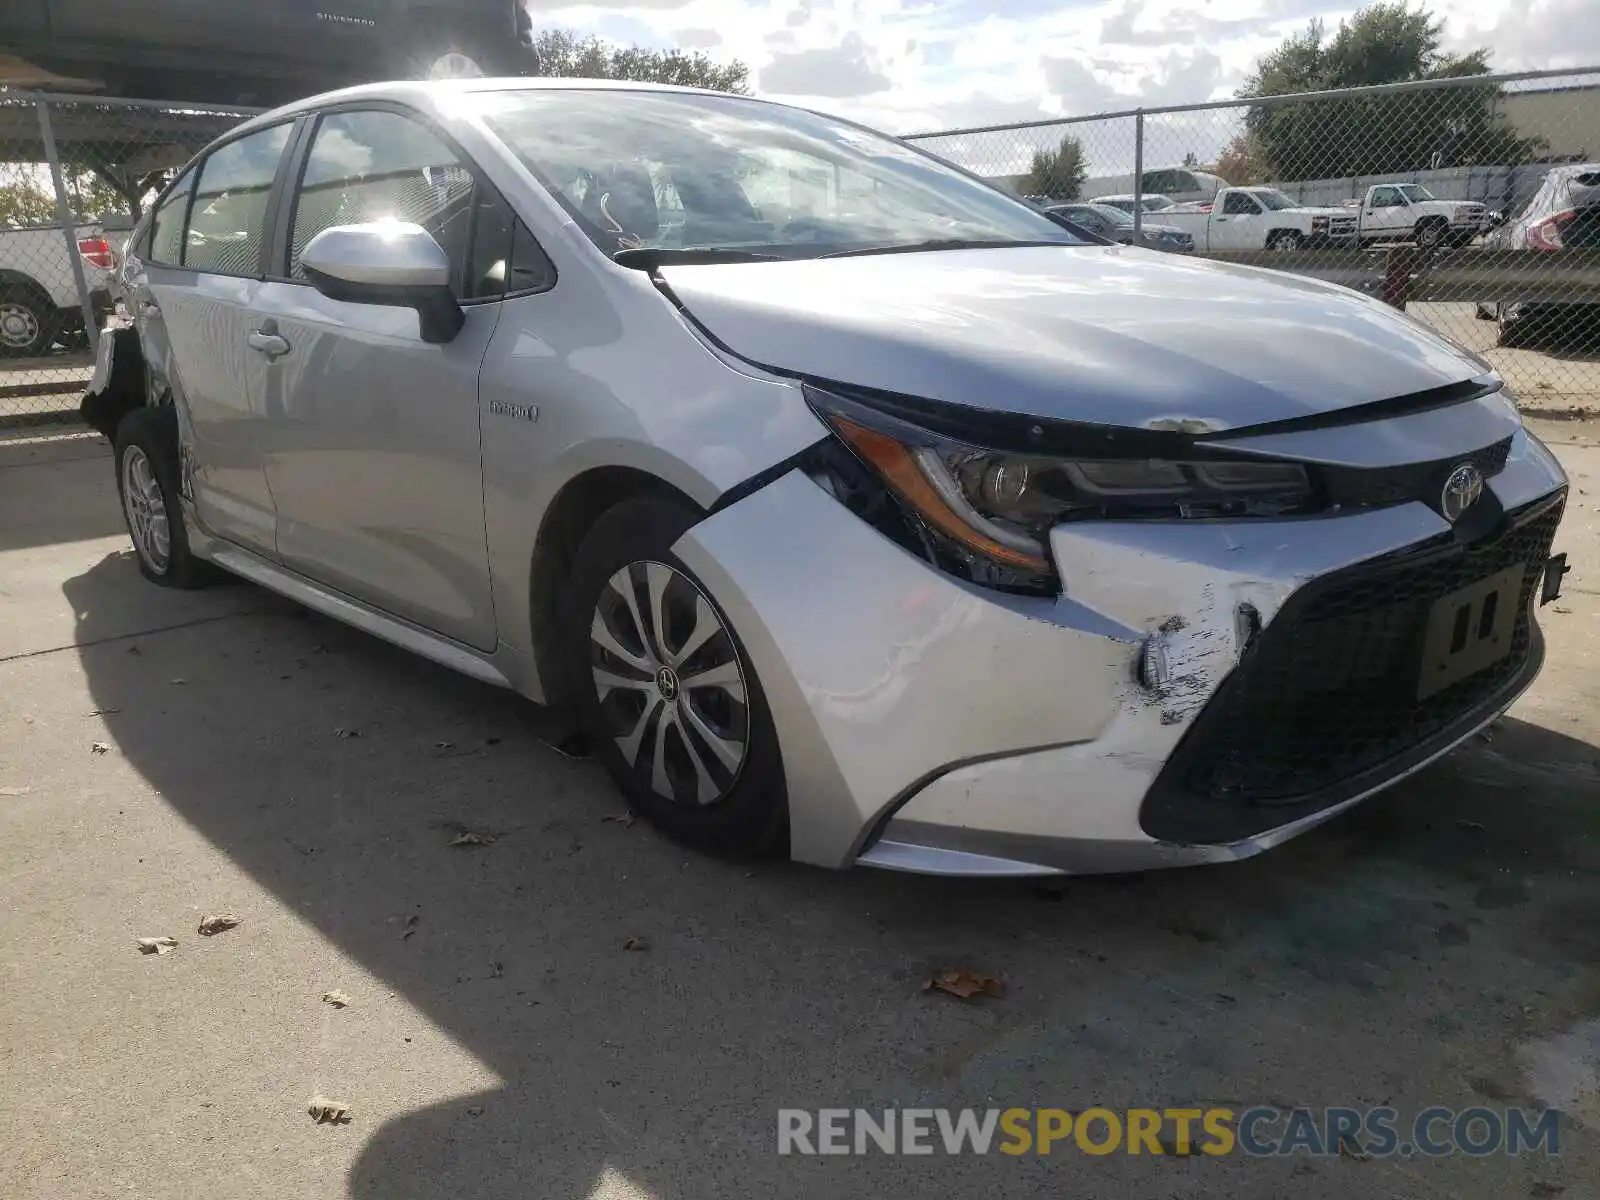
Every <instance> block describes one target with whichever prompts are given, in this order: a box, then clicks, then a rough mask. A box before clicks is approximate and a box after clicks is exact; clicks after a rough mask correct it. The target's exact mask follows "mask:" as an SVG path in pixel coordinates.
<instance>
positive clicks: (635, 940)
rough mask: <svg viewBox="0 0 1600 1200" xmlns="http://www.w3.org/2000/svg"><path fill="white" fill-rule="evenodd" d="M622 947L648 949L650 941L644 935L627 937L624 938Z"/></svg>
mask: <svg viewBox="0 0 1600 1200" xmlns="http://www.w3.org/2000/svg"><path fill="white" fill-rule="evenodd" d="M622 948H623V949H624V950H648V949H650V943H649V942H647V941H645V940H644V939H643V938H642V937H625V938H623V939H622Z"/></svg>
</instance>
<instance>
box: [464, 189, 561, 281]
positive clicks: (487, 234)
mask: <svg viewBox="0 0 1600 1200" xmlns="http://www.w3.org/2000/svg"><path fill="white" fill-rule="evenodd" d="M475 207H476V209H477V217H476V219H475V220H474V223H473V229H472V253H471V255H470V256H469V257H468V261H467V275H466V279H465V281H464V282H463V285H462V294H461V298H462V299H463V300H493V299H497V298H499V297H500V296H503V295H506V294H507V293H511V294H516V293H518V292H536V291H543V290H545V289H546V288H549V287H551V286H553V285H554V283H555V281H556V272H555V267H554V266H553V265H552V264H551V262H550V260H549V259H548V258H546V257H545V254H544V251H543V250H541V249H540V248H539V243H538V242H536V241H534V238H533V234H532V233H530V232H529V231H528V227H527V226H526V225H524V224H523V223H522V222H521V221H520V220H519V219H518V218H517V214H516V213H514V212H513V211H512V210H511V205H510V204H508V203H506V200H505V198H504V197H502V196H501V195H500V193H499V192H497V191H495V189H494V188H492V187H490V186H488V185H487V184H481V183H480V184H479V185H478V199H477V201H476V204H475Z"/></svg>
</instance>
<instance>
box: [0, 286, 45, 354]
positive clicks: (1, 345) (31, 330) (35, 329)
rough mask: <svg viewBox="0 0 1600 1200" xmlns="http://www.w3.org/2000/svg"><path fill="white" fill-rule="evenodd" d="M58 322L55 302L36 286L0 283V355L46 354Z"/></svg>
mask: <svg viewBox="0 0 1600 1200" xmlns="http://www.w3.org/2000/svg"><path fill="white" fill-rule="evenodd" d="M58 325H59V318H58V317H57V315H56V306H55V304H54V303H53V302H52V301H51V299H50V297H49V296H46V295H45V294H44V293H43V292H41V291H40V290H39V289H38V288H36V287H30V286H28V285H27V284H25V283H6V284H0V358H36V357H38V356H39V355H41V354H47V353H48V352H49V350H50V346H51V343H53V342H54V341H55V340H56V330H57V328H58Z"/></svg>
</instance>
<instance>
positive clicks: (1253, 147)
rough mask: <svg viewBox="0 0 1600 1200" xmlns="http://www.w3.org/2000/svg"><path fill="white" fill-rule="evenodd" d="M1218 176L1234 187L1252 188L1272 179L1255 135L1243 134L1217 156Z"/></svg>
mask: <svg viewBox="0 0 1600 1200" xmlns="http://www.w3.org/2000/svg"><path fill="white" fill-rule="evenodd" d="M1217 174H1218V175H1221V176H1222V177H1223V178H1224V179H1226V180H1227V181H1228V183H1229V184H1231V185H1232V186H1233V187H1250V186H1251V185H1253V184H1257V183H1266V182H1267V181H1268V180H1269V179H1271V178H1272V172H1271V170H1270V169H1269V168H1268V166H1267V164H1266V162H1265V160H1264V156H1263V155H1262V153H1261V145H1260V143H1259V142H1258V141H1257V140H1256V138H1255V135H1253V134H1249V133H1241V134H1239V135H1238V136H1236V137H1235V138H1234V139H1233V140H1232V141H1231V142H1229V143H1228V144H1227V146H1226V147H1225V148H1224V149H1223V151H1222V153H1221V154H1219V155H1218V156H1217Z"/></svg>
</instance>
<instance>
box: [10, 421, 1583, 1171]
mask: <svg viewBox="0 0 1600 1200" xmlns="http://www.w3.org/2000/svg"><path fill="white" fill-rule="evenodd" d="M1588 429H1592V426H1589V425H1585V424H1583V423H1579V422H1572V423H1568V424H1565V425H1553V426H1551V427H1549V429H1548V430H1547V431H1546V432H1547V433H1548V434H1549V436H1551V437H1552V438H1553V439H1555V440H1556V441H1558V442H1559V443H1560V444H1559V445H1558V446H1557V449H1558V452H1559V453H1560V454H1561V456H1562V457H1563V459H1564V461H1565V462H1566V464H1567V466H1568V469H1569V470H1570V471H1571V473H1572V474H1573V476H1574V488H1573V493H1572V501H1571V505H1570V507H1569V510H1568V516H1567V518H1566V522H1565V525H1564V527H1563V532H1562V535H1561V546H1562V547H1564V548H1565V549H1567V550H1568V551H1570V552H1571V553H1572V554H1573V555H1574V556H1575V558H1576V561H1577V571H1576V572H1575V573H1574V574H1573V575H1572V576H1570V577H1569V580H1568V588H1567V596H1566V597H1565V599H1564V600H1563V601H1562V602H1561V603H1560V604H1559V605H1556V606H1552V607H1550V608H1547V609H1545V610H1544V622H1545V627H1546V629H1547V631H1548V635H1549V644H1550V663H1549V666H1548V668H1547V670H1546V672H1545V674H1544V675H1543V677H1542V678H1541V680H1540V681H1539V683H1538V684H1537V686H1536V687H1535V688H1534V689H1533V691H1532V692H1531V693H1530V694H1529V695H1528V696H1527V697H1526V698H1525V699H1524V700H1523V701H1522V702H1521V703H1520V704H1519V705H1518V706H1517V707H1516V709H1515V710H1514V712H1513V713H1512V715H1511V716H1510V717H1509V718H1507V719H1506V720H1504V721H1503V722H1501V723H1500V724H1499V725H1498V726H1497V727H1495V728H1494V729H1493V731H1492V733H1491V735H1490V736H1487V737H1484V738H1482V739H1479V740H1476V741H1474V742H1473V743H1472V744H1471V745H1469V746H1468V747H1466V748H1464V749H1462V750H1460V751H1458V752H1457V753H1456V754H1454V755H1453V756H1451V757H1450V758H1448V759H1447V760H1445V761H1444V762H1443V763H1441V764H1439V765H1437V766H1435V767H1434V768H1432V769H1430V770H1428V771H1427V772H1425V773H1424V774H1422V775H1421V776H1420V777H1418V778H1416V779H1415V780H1413V781H1411V782H1409V783H1408V784H1406V785H1404V786H1402V787H1400V788H1399V789H1397V790H1395V791H1394V792H1392V793H1390V794H1388V795H1385V796H1383V797H1379V798H1377V799H1375V800H1373V801H1370V802H1369V803H1367V804H1366V805H1364V806H1361V807H1360V808H1358V809H1357V810H1356V811H1354V812H1353V813H1351V814H1349V815H1347V816H1346V817H1344V818H1342V819H1340V820H1338V821H1336V822H1334V823H1332V824H1331V825H1329V826H1326V827H1324V828H1322V829H1320V830H1317V831H1315V832H1313V833H1312V834H1310V835H1308V836H1306V837H1304V838H1302V839H1300V840H1298V841H1296V842H1293V843H1291V844H1290V845H1288V846H1286V847H1283V848H1281V849H1279V850H1277V851H1275V852H1273V853H1271V854H1268V855H1266V856H1264V857H1261V858H1257V859H1255V860H1252V861H1249V862H1245V863H1241V864H1238V865H1235V866H1230V867H1226V868H1208V869H1201V870H1193V871H1185V872H1174V873H1166V874H1154V875H1149V876H1145V877H1130V878H1108V879H1083V880H1073V881H1070V882H1068V883H1066V884H1064V885H1058V886H1051V887H1044V888H1041V887H1036V886H1033V885H1029V884H1020V883H1005V884H981V885H980V884H971V883H963V882H956V881H941V880H932V879H919V878H911V877H905V876H895V875H888V874H880V873H872V872H867V871H858V872H852V873H848V874H837V875H836V874H829V873H824V872H822V871H817V870H812V869H807V868H801V867H795V866H789V865H782V864H778V865H769V866H761V867H756V868H750V867H743V866H732V865H727V864H723V863H719V862H715V861H711V860H709V859H706V858H702V857H699V856H697V855H694V854H690V853H686V852H684V851H683V850H681V849H678V848H676V847H675V846H673V845H671V844H670V843H668V842H666V841H664V840H663V839H662V838H660V837H658V836H657V835H655V834H654V833H653V832H652V831H651V830H650V829H649V828H648V827H646V826H645V825H643V824H637V825H633V826H632V827H628V826H626V825H624V824H620V823H615V822H610V821H607V820H606V818H607V816H609V815H611V814H615V813H617V812H618V811H619V810H620V808H621V805H620V804H619V802H618V800H617V798H616V796H615V795H614V793H613V792H612V791H611V789H610V788H609V787H608V785H607V783H606V781H605V779H604V778H603V777H602V775H601V773H600V771H599V769H598V768H597V767H595V766H594V765H592V764H589V763H583V762H574V761H570V760H567V759H565V758H563V757H561V756H560V755H558V754H556V753H555V752H553V751H552V750H551V749H549V748H548V747H547V746H546V745H545V744H543V743H542V742H541V741H540V740H539V735H540V734H541V733H542V732H547V731H548V729H549V728H550V727H551V723H550V721H549V719H548V718H547V717H546V716H544V715H543V714H541V713H539V712H538V711H536V710H534V709H533V708H532V707H531V706H529V705H527V704H525V703H523V702H521V701H518V700H516V699H515V698H513V697H510V696H508V695H504V694H501V693H497V692H495V691H492V690H490V689H488V688H485V687H481V686H478V685H476V684H474V683H471V682H469V681H467V680H464V679H461V678H458V677H456V676H454V675H452V674H450V673H448V672H446V671H444V670H442V669H440V668H437V667H434V666H431V665H429V664H428V663H425V662H422V661H420V660H418V659H415V658H411V657H408V656H407V655H405V654H403V653H401V652H399V651H397V650H394V649H391V648H390V647H388V646H386V645H384V644H382V643H380V642H377V641H374V640H372V639H370V638H367V637H365V636H362V635H360V634H357V633H355V632H353V631H348V630H346V629H344V628H342V627H340V626H337V625H335V624H332V623H330V622H328V621H326V620H323V619H321V618H319V617H315V616H311V615H308V614H307V613H305V612H303V611H301V610H298V609H296V608H295V607H293V606H292V605H289V604H287V603H284V602H281V601H279V600H276V599H274V598H272V597H270V596H268V595H267V594H265V593H263V592H260V591H258V590H256V589H254V588H251V587H248V586H244V585H236V586H228V587H222V588H218V589H215V590H211V591H207V592H202V593H191V594H175V593H170V592H164V591H162V590H160V589H157V588H154V587H152V586H150V585H148V584H146V583H144V582H143V581H142V580H141V579H140V577H139V575H138V572H137V570H136V569H135V566H134V563H133V560H132V558H131V556H130V553H129V550H128V542H127V538H126V536H125V535H124V533H123V531H122V527H121V521H120V519H119V516H118V512H117V506H116V503H115V499H114V495H113V489H112V480H111V467H110V463H109V461H108V458H107V457H106V454H105V452H104V449H103V447H102V445H101V444H100V443H99V442H98V441H96V440H95V439H93V438H89V437H80V438H75V439H74V438H59V437H58V438H55V439H52V440H31V439H28V438H15V437H14V438H12V439H11V440H9V441H6V442H0V897H3V900H4V903H3V905H0V1146H3V1147H4V1153H3V1154H0V1196H4V1197H6V1198H7V1200H62V1198H65V1197H72V1198H73V1200H80V1198H81V1200H91V1198H98V1197H110V1196H118V1197H122V1196H139V1197H204V1198H206V1200H234V1198H244V1197H272V1198H274V1200H278V1198H281V1197H286V1196H296V1197H346V1196H349V1197H358V1198H360V1200H401V1198H407V1197H446V1196H448V1197H460V1196H469V1197H473V1198H475V1200H478V1198H483V1200H489V1198H498V1197H507V1198H510V1197H516V1198H518V1200H526V1198H529V1197H539V1198H544V1197H550V1198H559V1200H567V1198H573V1200H578V1198H584V1197H605V1198H621V1197H662V1198H674V1200H676V1198H683V1200H707V1198H711V1197H718V1196H734V1197H750V1196H774V1197H778V1196H783V1197H788V1196H796V1197H799V1196H806V1197H827V1198H829V1200H835V1198H841V1200H843V1198H849V1197H857V1196H860V1197H868V1196H871V1197H880V1196H923V1195H928V1196H956V1195H963V1196H966V1195H979V1194H993V1195H1002V1196H1006V1197H1033V1196H1038V1197H1052V1198H1057V1200H1059V1198H1060V1197H1064V1196H1094V1197H1101V1196H1127V1197H1139V1198H1141V1200H1144V1198H1149V1197H1185V1198H1192V1197H1242V1198H1247V1200H1255V1198H1260V1200H1267V1198H1275V1197H1280V1196H1288V1195H1293V1196H1296V1197H1308V1198H1313V1200H1317V1198H1328V1200H1333V1198H1339V1200H1343V1198H1344V1197H1349V1196H1364V1197H1365V1196H1371V1197H1379V1196H1385V1197H1387V1196H1396V1197H1398V1196H1404V1197H1451V1198H1458V1197H1464V1198H1476V1197H1486V1198H1487V1197H1495V1198H1497V1200H1498V1198H1504V1197H1522V1196H1535V1197H1546V1198H1549V1197H1556V1196H1564V1197H1566V1198H1567V1200H1588V1198H1592V1197H1594V1196H1596V1195H1597V1194H1600V1083H1597V1078H1596V1072H1597V1061H1600V890H1597V878H1600V876H1597V873H1596V872H1597V868H1600V750H1597V749H1596V747H1597V746H1600V445H1596V443H1595V439H1594V438H1593V437H1592V436H1590V434H1589V433H1588V432H1586V430H1588ZM341 731H343V734H341ZM464 830H466V831H473V832H478V833H484V834H489V835H494V836H495V838H496V840H495V841H493V843H492V844H490V845H487V846H482V847H466V848H458V847H452V846H451V845H450V842H451V840H452V839H453V838H455V837H456V836H457V835H459V834H460V833H461V832H462V831H464ZM214 913H230V914H234V915H237V916H238V917H240V918H241V919H242V924H241V925H240V926H239V927H238V928H236V929H233V930H231V931H229V932H226V933H222V934H220V935H218V936H215V937H211V938H206V937H200V936H197V934H196V927H197V925H198V924H199V922H200V921H201V919H202V918H203V917H205V916H207V915H210V914H214ZM147 936H148V937H153V936H171V937H173V938H175V939H176V940H177V943H178V945H177V948H176V950H174V951H173V952H172V953H170V954H165V955H161V956H154V955H152V956H142V955H140V954H139V953H137V952H136V949H135V939H136V938H140V937H147ZM630 937H637V938H642V939H645V941H646V943H647V945H648V948H647V949H645V950H642V951H638V952H630V951H626V950H624V949H623V948H622V944H623V941H624V939H626V938H630ZM955 966H970V967H973V968H977V969H980V970H984V971H988V972H992V973H994V974H996V975H998V976H1000V977H1002V978H1003V979H1004V981H1005V984H1006V994H1005V996H1004V998H1002V999H998V1000H985V1001H981V1002H977V1001H974V1002H966V1003H964V1002H961V1001H958V1000H955V999H952V998H950V997H947V996H942V995H937V994H934V995H927V994H923V993H922V992H921V991H920V987H919V985H920V983H921V981H922V980H923V979H924V978H925V977H926V976H927V975H928V973H929V972H930V971H931V970H933V969H935V968H941V967H955ZM333 989H337V990H340V991H343V992H345V993H347V994H348V997H349V1000H350V1004H349V1006H348V1007H346V1008H342V1009H336V1008H334V1007H333V1006H332V1005H330V1004H328V1003H325V1002H324V1001H323V1000H321V999H320V997H322V995H323V993H325V992H327V991H329V990H333ZM318 1094H322V1095H325V1096H327V1097H330V1098H333V1099H336V1100H341V1101H344V1102H347V1103H348V1104H349V1105H350V1106H351V1108H352V1113H351V1116H352V1120H351V1121H350V1122H349V1123H348V1124H344V1125H339V1126H329V1125H321V1126H319V1125H316V1124H313V1122H312V1121H311V1119H310V1118H309V1116H308V1115H307V1108H306V1105H307V1101H308V1100H309V1099H311V1098H312V1097H313V1096H316V1095H318ZM1533 1102H1538V1103H1541V1104H1549V1105H1555V1106H1559V1107H1561V1108H1562V1109H1564V1110H1565V1112H1566V1116H1565V1117H1564V1118H1563V1121H1562V1125H1561V1132H1560V1148H1561V1153H1560V1155H1559V1156H1558V1157H1555V1158H1548V1157H1546V1156H1544V1155H1542V1154H1535V1155H1524V1156H1522V1157H1517V1158H1512V1157H1505V1156H1496V1157H1491V1158H1486V1159H1474V1158H1468V1157H1464V1156H1455V1157H1450V1158H1446V1159H1440V1160H1433V1161H1426V1162H1424V1161H1421V1160H1418V1159H1398V1158H1396V1159H1377V1158H1373V1159H1370V1160H1367V1161H1362V1160H1360V1159H1357V1158H1354V1157H1335V1158H1331V1159H1322V1160H1318V1161H1315V1162H1312V1161H1310V1160H1308V1159H1306V1158H1304V1157H1293V1158H1283V1159H1267V1160H1250V1159H1244V1158H1239V1157H1228V1158H1210V1157H1187V1158H1185V1157H1175V1156H1169V1157H1161V1158H1153V1157H1148V1156H1146V1157H1136V1158H1133V1157H1126V1156H1121V1155H1118V1156H1113V1157H1107V1158H1091V1157H1088V1156H1085V1155H1083V1154H1080V1153H1078V1152H1077V1151H1076V1150H1072V1149H1068V1150H1066V1151H1064V1152H1062V1151H1058V1152H1057V1153H1055V1154H1053V1155H1052V1156H1050V1157H1049V1158H1038V1157H1023V1158H1009V1157H1006V1156H1003V1155H999V1154H991V1155H990V1156H988V1157H986V1158H976V1157H967V1158H954V1159H952V1158H946V1157H945V1156H944V1155H943V1154H939V1155H936V1156H934V1157H932V1158H894V1159H891V1158H887V1157H883V1156H873V1157H868V1158H860V1159H856V1158H842V1159H841V1158H831V1159H820V1158H813V1159H796V1158H780V1157H779V1156H778V1155H777V1154H776V1153H775V1140H776V1139H775V1127H776V1110H777V1109H778V1108H780V1107H803V1108H817V1107H823V1106H837V1107H854V1106H858V1105H859V1106H867V1107H873V1108H877V1107H882V1106H887V1105H899V1106H944V1105H949V1106H963V1105H974V1106H978V1107H990V1106H996V1107H1002V1108H1003V1107H1010V1106H1032V1105H1040V1106H1059V1107H1063V1108H1068V1109H1073V1110H1080V1109H1082V1108H1085V1107H1087V1106H1089V1105H1091V1104H1100V1105H1105V1106H1109V1107H1112V1108H1125V1107H1130V1106H1146V1105H1148V1106H1155V1107H1175V1106H1194V1107H1207V1106H1210V1105H1213V1104H1223V1105H1226V1106H1228V1107H1231V1108H1234V1109H1236V1110H1237V1109H1241V1108H1244V1107H1247V1106H1250V1105H1253V1104H1272V1105H1278V1106H1290V1105H1308V1106H1315V1107H1321V1106H1324V1105H1351V1106H1357V1107H1365V1106H1369V1105H1377V1104H1389V1105H1392V1106H1394V1107H1395V1108H1398V1109H1399V1110H1401V1112H1402V1113H1403V1114H1406V1115H1408V1116H1409V1115H1411V1114H1414V1113H1416V1112H1417V1111H1418V1110H1420V1109H1423V1108H1425V1107H1427V1106H1430V1105H1435V1104H1437V1105H1444V1106H1448V1107H1451V1108H1457V1109H1460V1108H1466V1107H1469V1106H1472V1105H1477V1104H1485V1105H1490V1106H1494V1107H1497V1108H1504V1107H1505V1106H1507V1105H1514V1104H1526V1103H1533Z"/></svg>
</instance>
